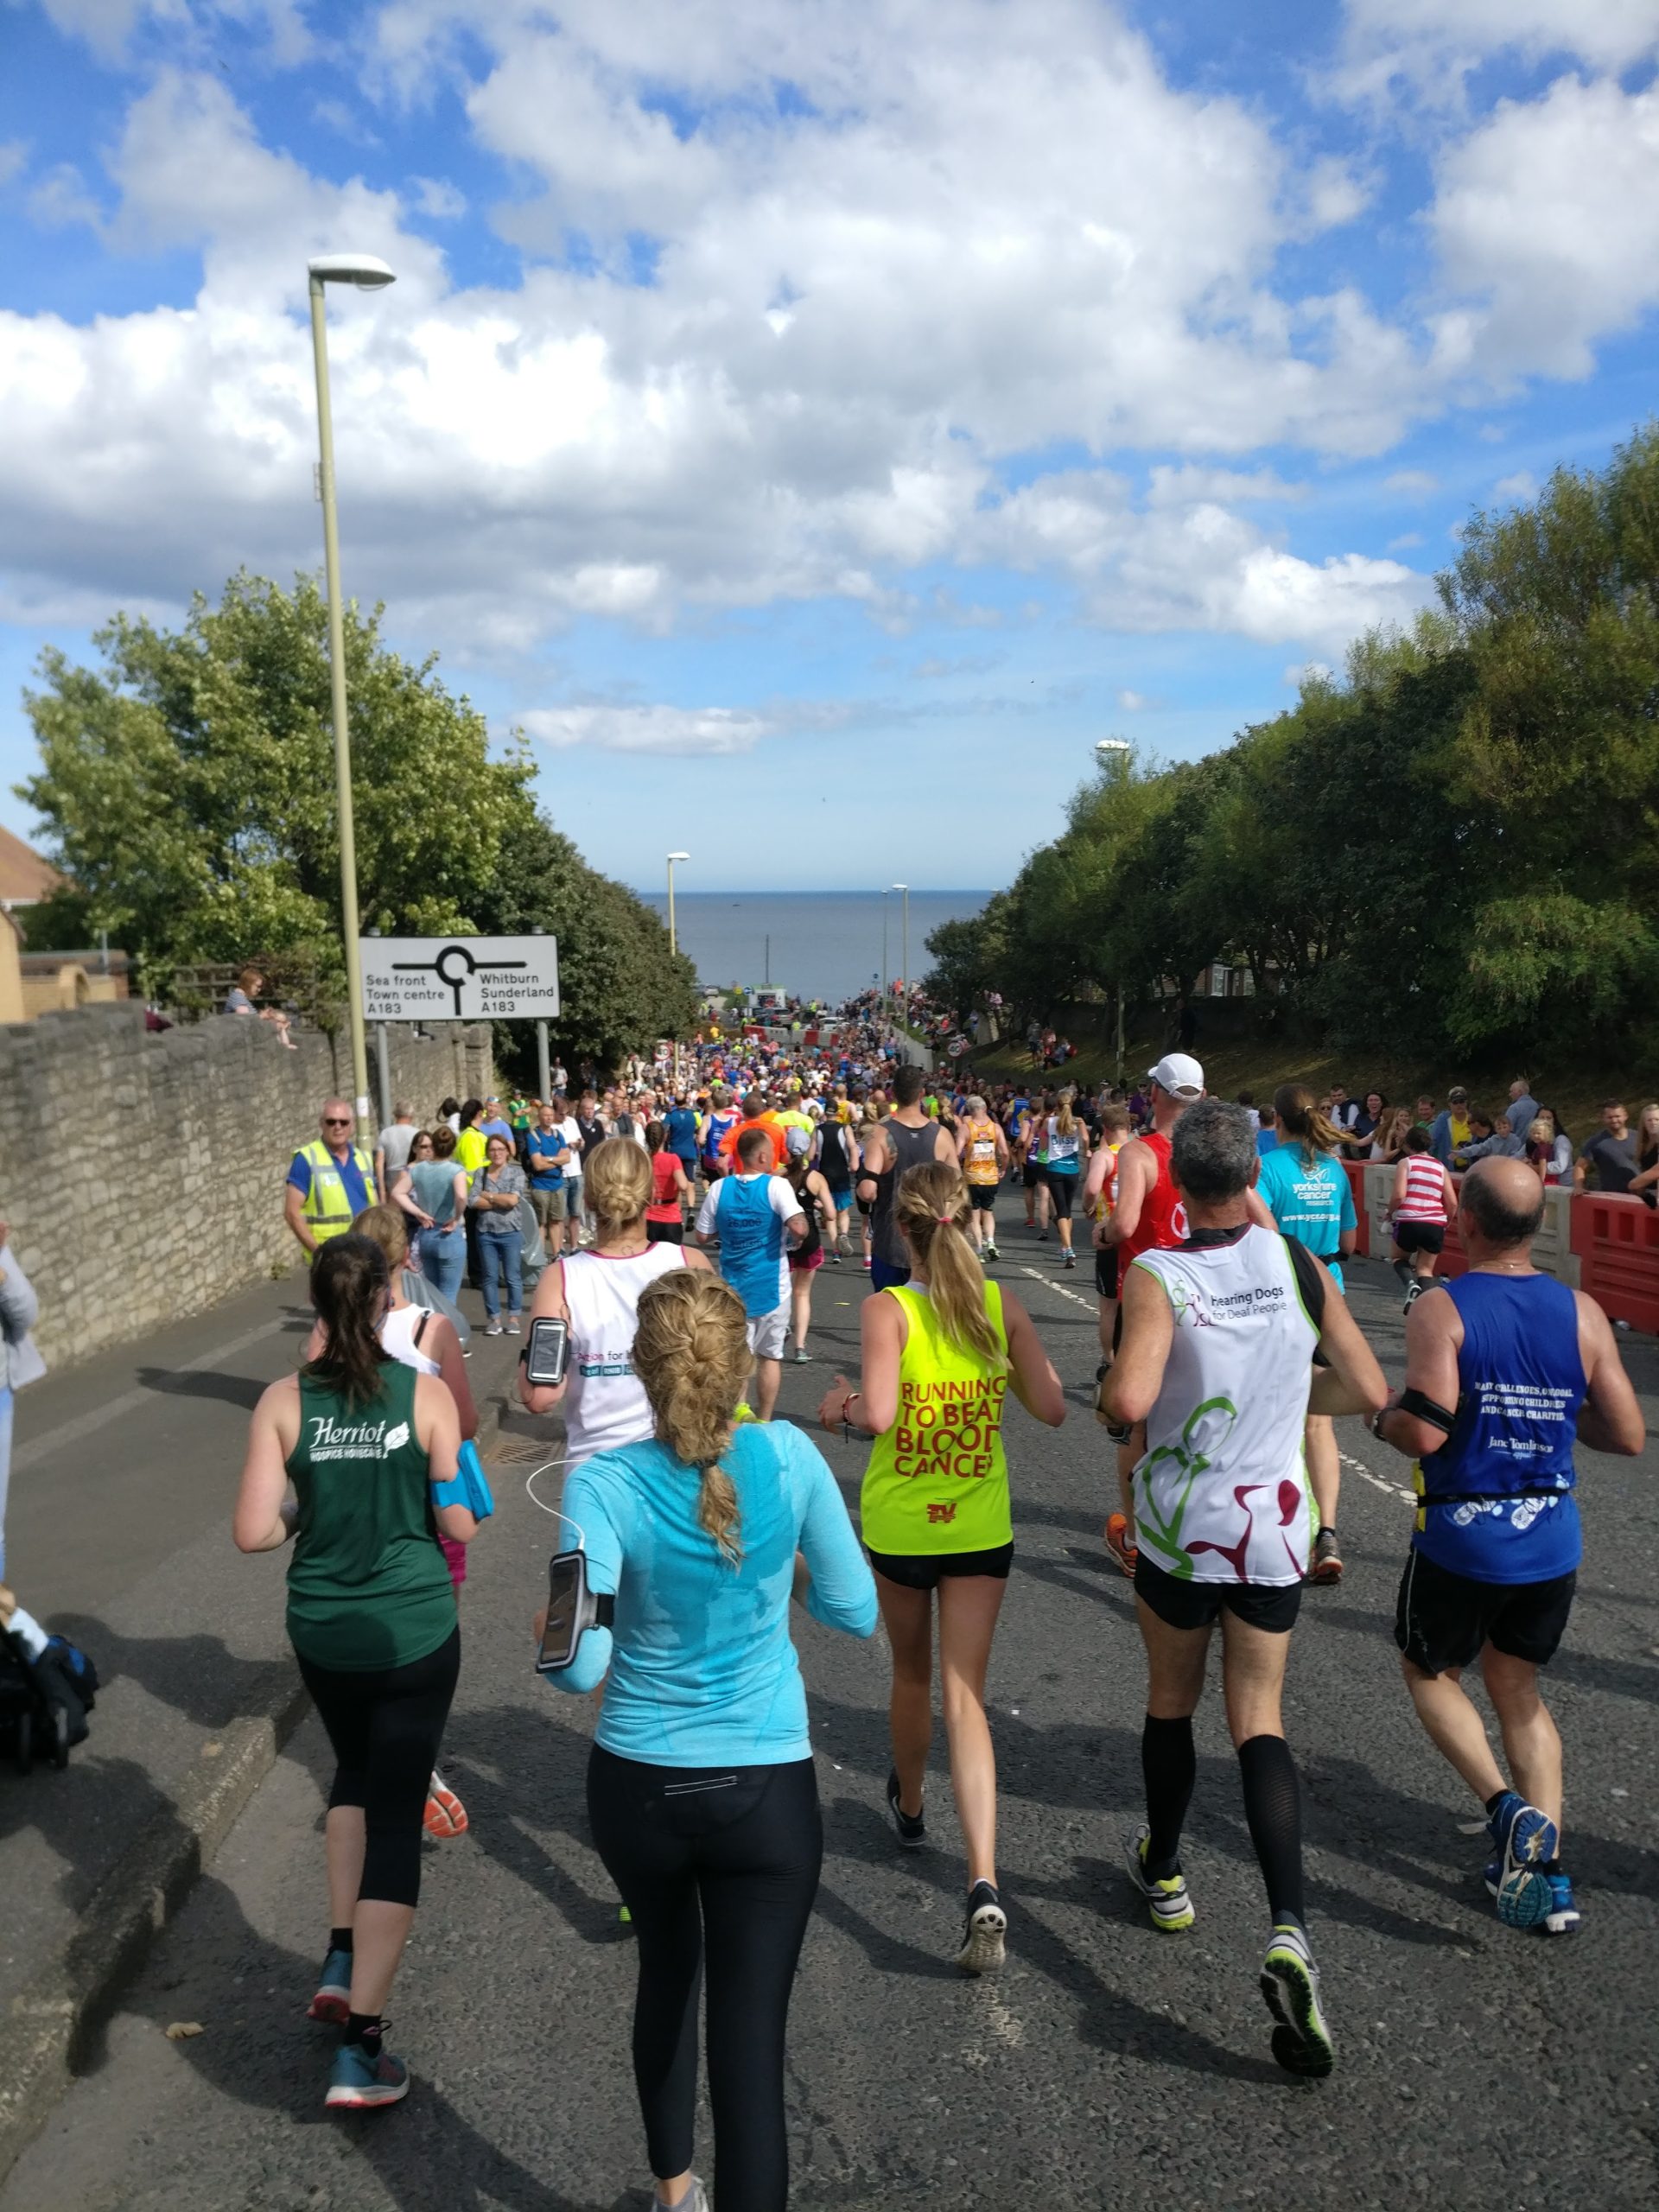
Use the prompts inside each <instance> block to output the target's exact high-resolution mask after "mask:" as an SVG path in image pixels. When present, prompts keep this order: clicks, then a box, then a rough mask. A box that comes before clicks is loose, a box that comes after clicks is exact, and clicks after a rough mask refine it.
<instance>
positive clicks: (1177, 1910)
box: [1125, 1828, 1198, 1936]
mask: <svg viewBox="0 0 1659 2212" xmlns="http://www.w3.org/2000/svg"><path fill="white" fill-rule="evenodd" d="M1151 1834H1152V1831H1151V1829H1150V1828H1137V1829H1136V1831H1135V1834H1133V1835H1132V1836H1131V1837H1130V1838H1129V1840H1128V1844H1127V1846H1126V1847H1125V1848H1126V1850H1127V1851H1128V1867H1129V1879H1130V1880H1131V1881H1132V1882H1133V1883H1134V1884H1135V1888H1136V1889H1137V1890H1139V1891H1140V1892H1141V1896H1142V1897H1145V1899H1146V1901H1147V1910H1148V1911H1149V1912H1150V1913H1151V1915H1152V1924H1153V1926H1154V1928H1161V1929H1164V1930H1165V1932H1166V1934H1167V1935H1171V1936H1179V1934H1180V1932H1181V1930H1182V1929H1185V1928H1190V1927H1191V1926H1192V1923H1193V1922H1194V1921H1195V1920H1196V1919H1197V1918H1198V1915H1197V1913H1195V1912H1194V1911H1193V1910H1192V1898H1191V1897H1189V1896H1188V1895H1187V1889H1186V1883H1185V1878H1183V1876H1182V1873H1181V1870H1180V1868H1179V1866H1177V1867H1176V1869H1175V1872H1173V1874H1148V1873H1147V1843H1148V1841H1149V1840H1150V1839H1151Z"/></svg>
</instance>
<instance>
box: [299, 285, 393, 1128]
mask: <svg viewBox="0 0 1659 2212" xmlns="http://www.w3.org/2000/svg"><path fill="white" fill-rule="evenodd" d="M306 266H307V270H308V274H309V277H310V289H311V348H312V352H313V353H314V354H315V357H316V366H317V436H318V442H319V444H320V446H321V453H322V471H321V479H322V552H323V563H324V566H325V568H326V569H327V583H328V672H329V677H330V680H331V683H332V688H333V696H334V791H335V804H336V805H337V807H338V809H339V813H340V933H341V935H342V936H343V937H344V938H345V940H346V1018H347V1020H349V1022H350V1024H351V1038H352V1094H353V1112H354V1113H355V1114H356V1116H357V1122H358V1135H359V1137H360V1138H361V1139H362V1141H363V1142H364V1143H365V1144H367V1142H368V1141H369V1138H370V1135H371V1129H372V1125H371V1123H370V1120H369V1055H368V1047H367V1045H366V1043H365V1039H364V1034H363V972H362V962H361V960H360V959H359V957H358V944H357V926H358V925H357V831H356V829H355V826H354V824H353V816H352V745H351V737H350V734H349V731H348V729H347V727H346V618H345V615H344V613H343V612H342V609H341V606H340V524H339V519H338V517H337V515H336V513H335V510H334V416H333V413H332V412H331V410H330V408H329V404H328V331H327V322H326V320H325V318H324V314H323V287H324V285H325V284H354V285H355V286H356V287H357V289H358V290H359V292H378V291H382V290H384V289H385V287H386V286H387V285H388V284H391V283H396V282H397V279H396V277H395V276H394V274H393V272H392V271H391V270H390V269H388V268H387V266H386V264H385V262H384V261H380V260H378V259H377V258H376V257H375V256H374V255H373V254H372V253H322V254H318V255H317V256H316V257H315V259H314V260H312V261H310V262H308V264H306Z"/></svg>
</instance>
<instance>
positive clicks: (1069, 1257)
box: [1065, 1244, 1077, 1268]
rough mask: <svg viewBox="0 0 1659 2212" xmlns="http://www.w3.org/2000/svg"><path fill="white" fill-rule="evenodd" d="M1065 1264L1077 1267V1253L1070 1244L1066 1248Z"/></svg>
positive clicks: (1069, 1266)
mask: <svg viewBox="0 0 1659 2212" xmlns="http://www.w3.org/2000/svg"><path fill="white" fill-rule="evenodd" d="M1065 1264H1066V1266H1067V1267H1068V1268H1075V1267H1076V1266H1077V1254H1076V1253H1075V1252H1074V1251H1073V1250H1072V1249H1071V1246H1070V1245H1069V1244H1068V1245H1067V1246H1066V1248H1065Z"/></svg>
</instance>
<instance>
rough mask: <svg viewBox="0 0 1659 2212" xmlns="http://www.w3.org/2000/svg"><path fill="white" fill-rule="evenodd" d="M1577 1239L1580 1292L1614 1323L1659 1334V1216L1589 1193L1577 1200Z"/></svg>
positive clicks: (1632, 1201)
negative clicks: (1622, 1322) (1621, 1322)
mask: <svg viewBox="0 0 1659 2212" xmlns="http://www.w3.org/2000/svg"><path fill="white" fill-rule="evenodd" d="M1572 1239H1573V1250H1574V1252H1576V1253H1577V1255H1578V1257H1579V1287H1580V1289H1581V1290H1584V1291H1586V1292H1587V1293H1588V1294H1589V1295H1590V1296H1591V1297H1592V1298H1593V1299H1594V1300H1595V1301H1596V1303H1597V1305H1598V1306H1600V1307H1601V1309H1602V1311H1603V1312H1604V1313H1606V1314H1608V1315H1610V1316H1611V1319H1613V1320H1615V1321H1628V1322H1629V1323H1630V1326H1631V1327H1632V1328H1633V1329H1645V1330H1646V1331H1647V1332H1649V1334H1650V1335H1659V1213H1656V1212H1655V1211H1653V1209H1652V1207H1651V1206H1648V1205H1643V1202H1642V1200H1641V1199H1640V1198H1623V1197H1618V1198H1616V1197H1613V1196H1612V1195H1611V1193H1610V1194H1606V1195H1604V1194H1603V1193H1601V1192H1594V1191H1591V1192H1584V1193H1582V1194H1581V1195H1580V1197H1578V1198H1574V1199H1573V1230H1572Z"/></svg>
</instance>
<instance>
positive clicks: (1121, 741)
mask: <svg viewBox="0 0 1659 2212" xmlns="http://www.w3.org/2000/svg"><path fill="white" fill-rule="evenodd" d="M1133 750H1134V747H1132V746H1131V745H1130V743H1129V741H1128V738H1127V737H1098V738H1096V740H1095V765H1096V767H1098V769H1099V770H1100V772H1101V774H1102V775H1103V776H1112V777H1118V776H1124V775H1127V774H1128V767H1129V754H1130V753H1131V752H1132V751H1133ZM1116 1084H1117V1088H1118V1089H1119V1090H1122V1088H1123V984H1122V978H1121V977H1120V978H1119V981H1118V986H1117V1075H1116Z"/></svg>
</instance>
